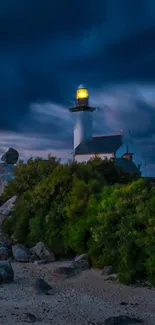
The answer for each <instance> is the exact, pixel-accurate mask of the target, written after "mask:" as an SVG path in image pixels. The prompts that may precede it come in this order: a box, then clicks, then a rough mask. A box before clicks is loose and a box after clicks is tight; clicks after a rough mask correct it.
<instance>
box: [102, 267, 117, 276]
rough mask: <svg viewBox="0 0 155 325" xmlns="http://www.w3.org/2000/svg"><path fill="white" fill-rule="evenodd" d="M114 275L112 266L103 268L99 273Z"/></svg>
mask: <svg viewBox="0 0 155 325" xmlns="http://www.w3.org/2000/svg"><path fill="white" fill-rule="evenodd" d="M113 273H114V270H113V267H112V266H105V267H104V269H103V270H102V271H101V274H102V275H106V276H107V275H111V274H113Z"/></svg>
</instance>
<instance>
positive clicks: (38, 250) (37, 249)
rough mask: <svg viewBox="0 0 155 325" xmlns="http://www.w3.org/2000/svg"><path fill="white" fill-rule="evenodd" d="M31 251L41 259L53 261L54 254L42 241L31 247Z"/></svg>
mask: <svg viewBox="0 0 155 325" xmlns="http://www.w3.org/2000/svg"><path fill="white" fill-rule="evenodd" d="M31 252H33V253H35V254H36V255H37V256H38V257H39V258H40V259H41V260H47V261H48V262H54V261H55V256H54V254H53V253H52V252H50V251H49V250H48V249H47V248H46V247H45V245H44V243H42V242H39V243H37V244H36V246H34V247H32V248H31Z"/></svg>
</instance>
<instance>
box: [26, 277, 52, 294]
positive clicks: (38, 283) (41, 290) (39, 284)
mask: <svg viewBox="0 0 155 325" xmlns="http://www.w3.org/2000/svg"><path fill="white" fill-rule="evenodd" d="M30 289H31V292H32V293H34V294H38V295H40V294H49V291H51V290H52V287H51V286H50V285H49V284H48V283H47V282H45V281H44V279H41V278H38V279H36V280H35V281H34V282H33V283H32V284H31V288H30Z"/></svg>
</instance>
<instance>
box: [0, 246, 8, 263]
mask: <svg viewBox="0 0 155 325" xmlns="http://www.w3.org/2000/svg"><path fill="white" fill-rule="evenodd" d="M9 256H10V250H9V249H8V248H7V247H5V246H1V247H0V260H7V259H8V258H9Z"/></svg>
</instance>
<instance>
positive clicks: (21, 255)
mask: <svg viewBox="0 0 155 325" xmlns="http://www.w3.org/2000/svg"><path fill="white" fill-rule="evenodd" d="M12 254H13V257H14V259H15V260H16V261H18V262H29V261H30V259H31V256H32V254H31V252H30V250H29V249H28V248H27V247H25V246H24V245H21V244H16V245H13V246H12Z"/></svg>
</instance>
